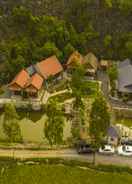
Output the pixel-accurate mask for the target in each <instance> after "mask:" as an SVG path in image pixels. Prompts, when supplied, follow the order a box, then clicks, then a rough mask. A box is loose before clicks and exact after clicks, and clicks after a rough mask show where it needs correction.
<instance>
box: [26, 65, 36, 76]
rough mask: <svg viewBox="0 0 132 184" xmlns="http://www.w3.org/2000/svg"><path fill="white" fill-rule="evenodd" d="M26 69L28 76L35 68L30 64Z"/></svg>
mask: <svg viewBox="0 0 132 184" xmlns="http://www.w3.org/2000/svg"><path fill="white" fill-rule="evenodd" d="M26 71H27V72H28V74H29V75H30V76H32V75H33V74H34V73H35V72H36V70H35V68H34V66H33V65H31V66H29V67H28V68H26Z"/></svg>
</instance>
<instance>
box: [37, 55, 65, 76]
mask: <svg viewBox="0 0 132 184" xmlns="http://www.w3.org/2000/svg"><path fill="white" fill-rule="evenodd" d="M36 70H37V72H38V73H39V74H40V75H41V76H42V77H44V78H45V79H47V78H48V77H50V76H54V75H56V74H58V73H60V72H61V71H63V68H62V66H61V64H60V62H59V60H58V59H57V58H56V56H51V57H49V58H47V59H45V60H43V61H41V62H39V63H37V64H36Z"/></svg>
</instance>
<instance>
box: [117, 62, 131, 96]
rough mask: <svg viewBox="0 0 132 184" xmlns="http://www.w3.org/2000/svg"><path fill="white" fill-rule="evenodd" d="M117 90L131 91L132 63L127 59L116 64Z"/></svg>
mask: <svg viewBox="0 0 132 184" xmlns="http://www.w3.org/2000/svg"><path fill="white" fill-rule="evenodd" d="M118 91H119V92H127V93H132V64H131V61H130V60H129V59H126V60H125V61H123V62H120V63H119V65H118Z"/></svg>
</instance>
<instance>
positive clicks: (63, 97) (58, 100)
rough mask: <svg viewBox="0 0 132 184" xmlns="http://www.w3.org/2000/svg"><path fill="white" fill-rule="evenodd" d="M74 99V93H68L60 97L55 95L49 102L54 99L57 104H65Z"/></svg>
mask: <svg viewBox="0 0 132 184" xmlns="http://www.w3.org/2000/svg"><path fill="white" fill-rule="evenodd" d="M72 97H73V95H72V93H69V92H66V93H62V94H59V95H55V96H53V97H51V98H49V100H50V99H53V100H57V102H60V103H63V102H64V101H65V100H68V99H70V98H72Z"/></svg>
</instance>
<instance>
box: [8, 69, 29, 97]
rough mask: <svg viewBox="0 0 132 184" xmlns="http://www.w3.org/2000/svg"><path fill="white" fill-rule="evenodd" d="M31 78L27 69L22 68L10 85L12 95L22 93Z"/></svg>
mask: <svg viewBox="0 0 132 184" xmlns="http://www.w3.org/2000/svg"><path fill="white" fill-rule="evenodd" d="M29 79H30V76H29V74H28V72H27V71H26V70H21V71H20V72H19V73H18V74H17V76H16V77H15V78H14V79H13V80H12V82H11V83H10V84H9V86H8V87H9V90H10V91H11V93H12V95H22V93H23V90H24V88H25V85H26V84H27V82H28V81H29Z"/></svg>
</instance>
